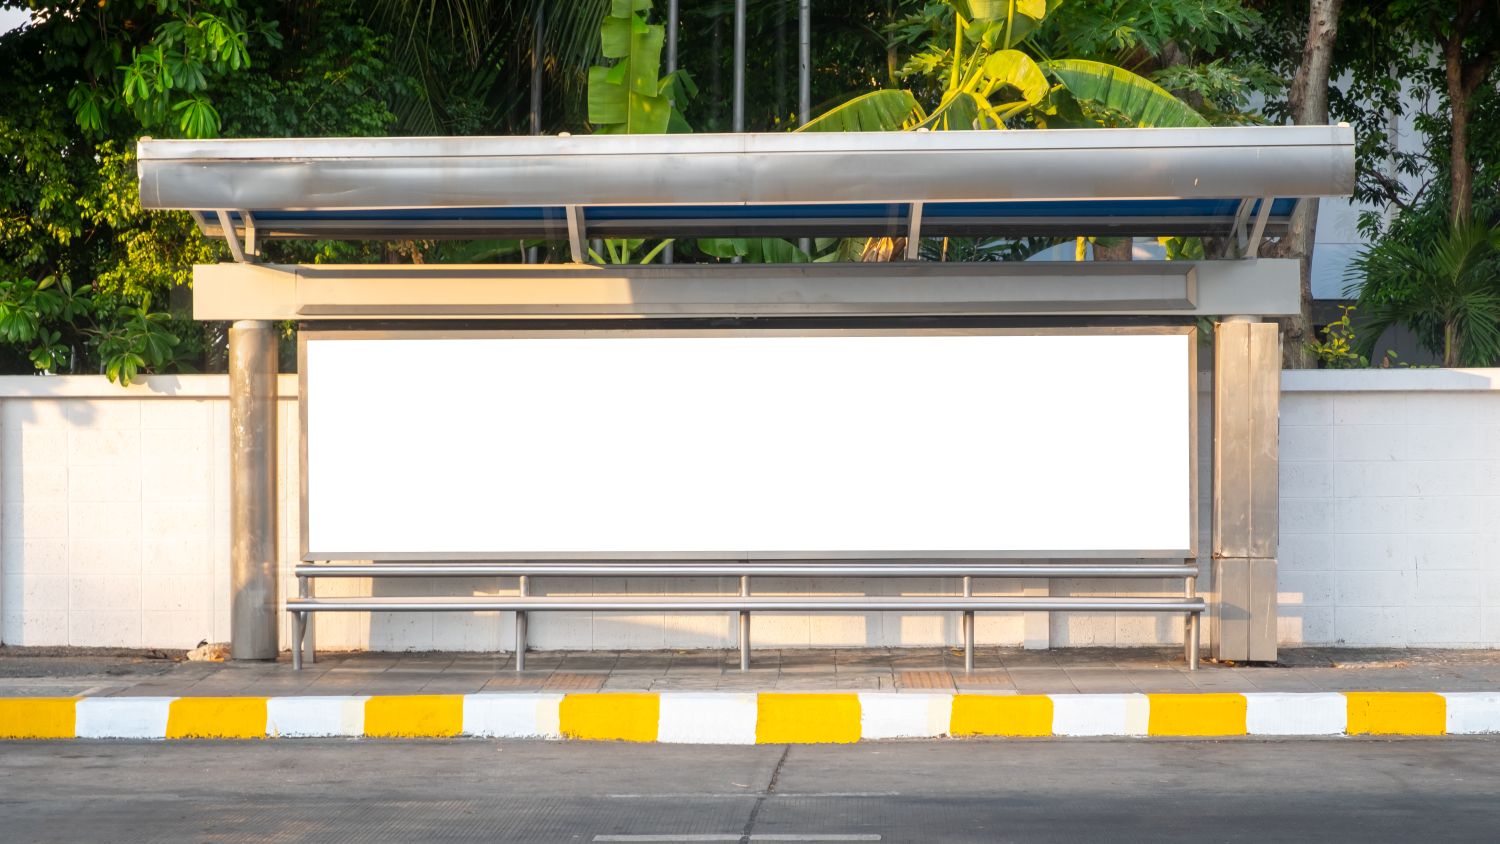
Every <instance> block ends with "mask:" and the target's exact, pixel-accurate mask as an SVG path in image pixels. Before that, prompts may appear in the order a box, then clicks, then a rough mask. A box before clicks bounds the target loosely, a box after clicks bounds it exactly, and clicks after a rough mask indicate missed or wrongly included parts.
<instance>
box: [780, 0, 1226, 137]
mask: <svg viewBox="0 0 1500 844" xmlns="http://www.w3.org/2000/svg"><path fill="white" fill-rule="evenodd" d="M1052 6H1053V7H1055V6H1056V3H1053V4H1052ZM1050 11H1051V9H1049V4H1048V3H1047V2H1045V0H995V1H994V2H991V1H990V0H983V2H981V0H951V2H950V3H949V4H948V5H947V7H946V8H943V7H932V9H931V11H930V12H929V14H930V15H931V16H932V18H933V20H934V22H938V21H950V22H951V24H952V35H951V41H949V42H948V43H947V44H944V43H942V42H941V41H939V40H937V39H934V41H933V42H932V43H930V44H929V45H928V47H927V48H926V49H925V50H923V51H922V52H920V53H918V54H916V55H915V56H913V57H912V58H911V60H909V61H908V62H907V65H906V68H905V69H904V71H903V72H902V74H901V76H902V78H903V80H912V81H915V82H916V84H913V85H911V86H910V87H908V88H905V89H886V90H880V91H875V92H872V93H869V94H864V95H862V96H859V97H856V98H854V99H852V100H850V101H848V102H846V103H844V104H842V105H839V106H836V107H835V108H833V109H830V110H829V111H827V112H824V113H823V114H820V115H819V116H818V117H817V118H815V119H814V120H812V121H811V122H809V123H808V124H807V125H806V126H804V127H802V129H800V130H799V131H869V130H873V129H879V130H887V131H890V130H899V129H1005V128H1011V127H1020V126H1027V125H1030V126H1040V127H1061V128H1070V127H1078V126H1120V125H1129V126H1206V125H1208V122H1207V121H1206V120H1205V119H1204V118H1203V117H1202V115H1200V114H1198V113H1197V112H1196V111H1194V110H1193V109H1192V108H1190V107H1189V106H1188V105H1187V104H1186V103H1183V102H1182V101H1181V100H1179V99H1177V98H1176V97H1174V96H1172V95H1171V94H1170V93H1168V92H1167V91H1166V90H1164V89H1162V88H1161V87H1160V86H1158V85H1156V84H1155V83H1153V82H1151V81H1150V80H1149V79H1146V78H1144V77H1142V76H1139V75H1137V74H1135V73H1132V72H1130V71H1128V70H1125V69H1124V68H1121V67H1116V66H1114V65H1110V64H1107V63H1104V62H1100V61H1095V60H1091V59H1073V58H1068V59H1043V60H1041V61H1038V60H1036V59H1034V58H1032V57H1031V56H1030V55H1028V54H1027V53H1026V52H1024V51H1023V50H1022V49H1020V48H1022V47H1023V46H1025V42H1027V39H1028V38H1029V37H1030V36H1031V35H1032V34H1033V33H1034V32H1035V31H1037V30H1038V28H1040V27H1041V25H1042V24H1043V22H1044V21H1045V20H1047V18H1048V15H1049V13H1050ZM934 79H941V80H943V81H942V84H941V87H940V88H938V89H937V90H935V91H934V90H933V88H934V87H935V86H932V85H931V82H932V80H934ZM924 95H925V97H926V98H929V99H928V102H929V103H930V106H929V107H924V106H923V105H922V102H921V100H922V99H924ZM932 98H935V100H936V102H933V101H932Z"/></svg>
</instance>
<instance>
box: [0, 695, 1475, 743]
mask: <svg viewBox="0 0 1500 844" xmlns="http://www.w3.org/2000/svg"><path fill="white" fill-rule="evenodd" d="M1483 733H1500V692H1320V693H1295V694H1270V693H1267V694H1238V693H1235V694H1216V693H1199V694H1059V695H994V694H989V695H987V694H909V693H899V694H898V693H892V692H876V693H858V694H856V693H847V694H837V693H807V694H796V693H781V692H776V693H772V692H763V693H758V694H757V693H742V694H736V693H723V692H712V693H707V692H706V693H691V692H665V693H655V692H651V693H623V692H622V693H609V692H603V693H589V694H516V693H499V694H473V695H389V696H386V695H381V696H372V697H356V696H341V697H176V698H171V697H84V698H3V699H0V739H60V738H91V739H180V738H212V739H252V738H300V737H308V738H312V737H369V738H450V737H456V736H472V737H478V738H540V739H582V740H595V741H632V742H662V743H670V744H822V743H839V744H847V743H852V742H857V741H862V740H869V739H894V738H940V737H954V738H960V737H969V736H1005V737H1025V736H1029V737H1053V736H1178V737H1221V736H1342V735H1351V736H1354V735H1372V736H1442V735H1477V734H1483Z"/></svg>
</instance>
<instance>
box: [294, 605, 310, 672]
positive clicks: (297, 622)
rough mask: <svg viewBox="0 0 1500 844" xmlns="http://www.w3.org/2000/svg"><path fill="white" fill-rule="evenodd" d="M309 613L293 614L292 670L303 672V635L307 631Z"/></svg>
mask: <svg viewBox="0 0 1500 844" xmlns="http://www.w3.org/2000/svg"><path fill="white" fill-rule="evenodd" d="M306 615H307V613H300V612H294V613H292V670H293V671H301V670H302V634H303V633H304V632H306V630H307V619H306Z"/></svg>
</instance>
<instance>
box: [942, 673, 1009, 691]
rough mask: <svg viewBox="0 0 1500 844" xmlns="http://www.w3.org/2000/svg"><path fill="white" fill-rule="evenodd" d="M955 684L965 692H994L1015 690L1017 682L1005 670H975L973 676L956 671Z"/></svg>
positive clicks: (954, 674)
mask: <svg viewBox="0 0 1500 844" xmlns="http://www.w3.org/2000/svg"><path fill="white" fill-rule="evenodd" d="M953 683H954V685H955V686H957V687H958V690H959V691H965V690H969V689H972V690H976V691H978V690H984V691H994V690H1001V689H1009V690H1015V688H1016V681H1015V680H1012V679H1011V676H1010V672H1009V671H1006V670H1005V669H1003V668H1002V669H999V670H994V669H989V670H979V669H975V671H974V673H972V674H965V673H963V672H961V671H955V672H954V673H953Z"/></svg>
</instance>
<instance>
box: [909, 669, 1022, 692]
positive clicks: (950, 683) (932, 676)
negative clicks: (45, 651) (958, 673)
mask: <svg viewBox="0 0 1500 844" xmlns="http://www.w3.org/2000/svg"><path fill="white" fill-rule="evenodd" d="M1009 679H1010V678H1009V676H1007V677H1006V681H1007V682H1009ZM896 686H897V687H898V688H902V689H940V690H944V691H952V690H953V688H954V676H953V675H952V674H950V673H948V672H947V671H900V672H897V673H896Z"/></svg>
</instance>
